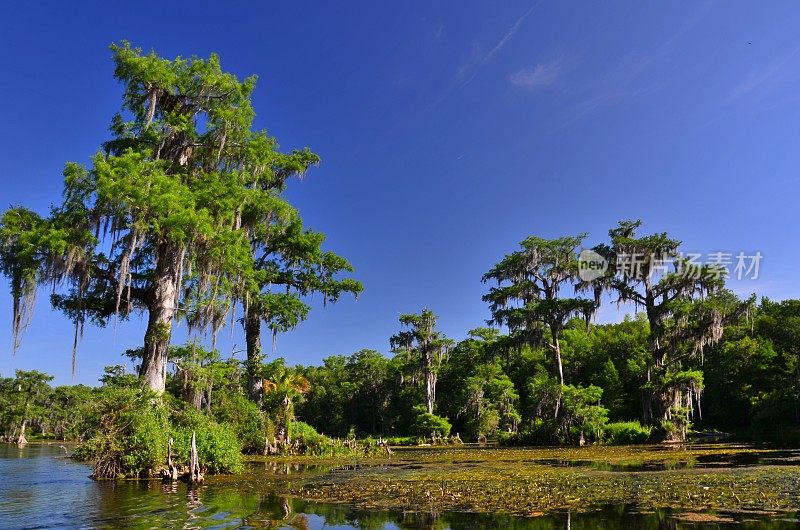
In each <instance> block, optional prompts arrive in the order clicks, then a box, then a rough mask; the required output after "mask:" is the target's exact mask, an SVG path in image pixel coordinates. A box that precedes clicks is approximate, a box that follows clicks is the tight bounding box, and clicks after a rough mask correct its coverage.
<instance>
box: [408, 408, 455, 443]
mask: <svg viewBox="0 0 800 530" xmlns="http://www.w3.org/2000/svg"><path fill="white" fill-rule="evenodd" d="M414 412H415V413H416V417H415V418H414V429H415V430H416V432H417V434H419V435H421V436H431V435H433V434H436V435H437V436H440V437H441V436H447V435H449V434H450V428H451V425H450V422H449V421H448V420H447V418H443V417H441V416H437V415H436V414H430V413H429V412H428V411H427V410H426V409H425V406H424V405H417V406H415V407H414Z"/></svg>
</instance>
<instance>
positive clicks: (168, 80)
mask: <svg viewBox="0 0 800 530" xmlns="http://www.w3.org/2000/svg"><path fill="white" fill-rule="evenodd" d="M111 50H112V56H113V60H114V64H115V71H114V75H115V77H116V78H117V79H118V80H119V81H120V82H121V83H122V85H123V87H124V92H123V98H122V110H121V111H120V113H118V114H117V115H116V116H114V118H113V120H112V123H111V133H112V135H111V138H110V139H109V140H108V141H107V142H105V143H104V144H103V149H102V150H101V151H100V152H98V153H97V154H96V155H94V157H92V159H91V163H90V164H89V165H88V166H84V165H81V164H77V163H69V164H67V166H66V168H65V170H64V193H63V200H62V202H61V203H60V204H59V205H57V206H55V207H53V208H52V211H51V212H50V214H49V215H48V216H47V217H41V216H39V215H37V214H36V213H34V212H32V211H30V210H28V209H25V208H21V207H18V208H12V209H10V210H8V211H6V212H5V213H4V214H3V217H2V220H0V270H2V272H3V273H4V274H5V275H6V276H7V277H8V278H9V279H10V283H11V293H12V298H13V300H14V304H13V331H14V345H15V348H16V347H17V346H18V345H19V338H20V337H21V335H22V333H23V332H24V329H25V326H26V323H27V319H28V318H29V316H30V311H31V309H32V307H33V301H34V299H35V295H36V291H37V288H38V287H39V286H42V285H50V286H52V287H53V290H54V295H53V297H52V301H53V304H54V306H55V307H57V308H59V309H61V310H62V311H64V312H65V313H66V314H67V315H68V316H69V318H71V319H72V321H73V322H74V323H75V341H74V344H77V339H78V337H79V335H80V333H81V332H82V329H83V326H84V324H85V323H86V322H87V321H89V322H93V323H96V324H99V325H105V324H106V323H107V322H108V321H109V320H112V319H117V318H120V319H125V318H127V317H128V316H129V315H130V314H131V313H132V312H136V311H141V312H143V313H144V314H146V315H147V331H146V333H145V336H144V341H143V342H144V349H143V356H142V363H141V368H140V375H141V377H142V378H143V382H144V384H145V385H146V386H148V387H149V388H151V389H152V390H154V391H156V392H158V393H161V392H163V391H164V385H165V379H166V367H167V361H168V352H169V343H170V338H171V334H172V326H173V322H174V321H175V320H176V319H177V318H185V319H186V320H187V322H188V323H189V324H190V326H191V327H195V328H199V329H202V330H205V331H210V332H212V334H213V333H215V332H216V331H217V330H218V329H219V328H220V327H221V326H222V325H223V324H224V323H225V322H226V319H227V318H228V316H232V314H233V313H232V312H233V310H234V308H235V307H236V305H237V303H241V304H242V305H244V306H245V307H250V306H249V305H248V301H249V299H250V298H251V297H254V296H255V293H257V292H258V291H259V288H258V285H259V284H260V283H261V282H262V281H263V279H262V278H261V277H260V276H259V273H258V271H259V265H260V264H259V263H256V259H257V257H256V254H257V253H256V252H255V246H257V245H258V244H260V243H259V242H258V241H257V240H258V238H259V237H261V236H265V232H259V229H258V228H257V225H258V224H259V223H265V222H267V221H265V218H266V217H268V216H269V214H268V212H272V211H275V210H281V209H285V208H286V207H285V206H284V204H283V202H282V200H281V199H280V197H279V194H280V192H281V191H282V190H283V185H284V183H285V181H286V179H287V178H288V177H289V176H292V175H295V174H299V173H302V171H304V170H305V168H306V167H308V165H309V164H311V163H314V162H315V161H316V155H313V154H312V153H311V152H310V151H308V150H300V151H295V152H293V153H290V154H284V153H280V152H279V151H278V150H277V143H276V141H275V140H274V139H273V138H271V137H270V136H268V135H267V133H266V132H265V131H255V130H253V129H252V123H253V118H254V116H255V112H254V110H253V108H252V105H251V95H252V92H253V89H254V88H255V83H256V78H255V77H254V76H252V77H248V78H246V79H244V80H242V81H240V80H239V79H237V77H236V76H234V75H233V74H230V73H227V72H224V71H223V70H222V68H221V65H220V61H219V58H218V57H217V56H216V55H211V56H210V57H208V58H207V59H201V58H197V57H191V58H188V59H187V58H182V57H178V58H176V59H174V60H168V59H164V58H161V57H159V56H157V55H156V54H155V53H149V54H143V53H142V52H141V50H139V49H135V48H132V47H131V46H130V45H129V44H128V43H125V42H123V43H121V44H119V45H112V46H111ZM256 305H257V301H254V304H253V306H254V307H255V306H256ZM73 369H74V348H73Z"/></svg>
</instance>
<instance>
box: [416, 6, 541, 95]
mask: <svg viewBox="0 0 800 530" xmlns="http://www.w3.org/2000/svg"><path fill="white" fill-rule="evenodd" d="M537 3H538V2H537ZM535 7H536V3H534V4H533V5H532V6H531V7H530V8H528V10H527V11H525V12H524V13H522V15H520V16H519V17H518V18H517V19H516V20H515V21H514V23H513V24H512V25H511V27H509V28H508V30H507V31H506V32H505V33H504V34H503V35H502V36H501V37H500V39H498V40H497V42H495V43H494V45H493V46H492V47H491V48H489V49H488V50H487V49H486V48H485V47H483V46H481V45H480V44H479V43H475V44H473V46H472V50H471V51H470V53H469V54H468V56H467V58H466V59H465V60H464V61H463V62H462V63H461V64H460V65H459V66H458V68H457V69H456V71H455V73H454V74H453V76H452V78H451V80H450V83H449V84H448V85H447V86H446V87H445V88H444V89H443V90H442V92H441V94H439V97H438V98H436V100H435V101H434V102H433V103H432V104H431V107H435V106H437V105H439V104H440V103H442V102H443V101H445V100H446V99H447V98H448V97H450V95H451V94H452V93H453V92H454V91H456V90H458V89H459V88H461V87H463V86H465V85H467V84H469V83H470V82H471V81H472V80H473V79H475V77H476V76H477V75H478V73H480V71H481V69H482V68H484V67H485V66H486V65H488V64H489V63H491V62H492V59H494V58H495V57H496V56H497V54H499V53H500V52H501V51H502V50H503V48H504V47H505V46H506V44H508V42H509V41H510V40H511V39H512V38H513V37H514V35H515V34H516V33H517V31H518V30H519V28H520V26H522V23H523V22H525V19H526V18H528V17H529V16H530V14H531V13H533V10H534V8H535ZM428 110H429V109H428Z"/></svg>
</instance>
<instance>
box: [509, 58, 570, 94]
mask: <svg viewBox="0 0 800 530" xmlns="http://www.w3.org/2000/svg"><path fill="white" fill-rule="evenodd" d="M562 70H563V61H561V60H560V59H558V60H555V61H551V62H549V63H539V64H537V65H536V66H535V67H533V68H523V69H521V70H517V71H516V72H514V73H513V74H511V76H509V78H508V80H509V82H510V83H511V85H512V86H515V87H517V88H523V89H526V90H536V89H537V88H542V87H546V86H548V85H551V84H553V83H554V82H555V81H556V79H558V78H559V76H560V75H561V72H562Z"/></svg>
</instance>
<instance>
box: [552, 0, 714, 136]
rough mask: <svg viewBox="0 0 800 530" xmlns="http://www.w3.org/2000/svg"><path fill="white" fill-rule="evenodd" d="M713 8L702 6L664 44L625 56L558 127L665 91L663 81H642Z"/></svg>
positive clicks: (591, 87) (706, 3) (590, 88)
mask: <svg viewBox="0 0 800 530" xmlns="http://www.w3.org/2000/svg"><path fill="white" fill-rule="evenodd" d="M712 5H713V1H712V0H708V1H706V2H704V3H703V4H701V5H700V6H699V7H698V8H697V10H696V11H695V12H694V14H693V15H692V16H691V17H689V18H688V19H687V20H686V22H685V23H684V24H682V25H681V26H679V27H678V29H677V30H676V31H675V32H674V33H672V35H670V36H669V38H667V39H666V40H665V41H663V42H662V43H661V44H659V45H658V46H656V47H655V48H652V49H650V50H646V51H638V52H631V53H630V54H628V55H626V56H624V57H622V58H621V59H620V61H619V62H618V63H617V65H616V66H615V67H614V68H612V69H611V70H609V72H608V73H607V74H606V75H605V76H603V77H602V78H601V79H599V80H598V81H597V82H596V83H594V84H593V85H590V86H589V90H588V94H586V96H585V97H584V98H582V99H581V100H579V101H578V102H577V103H576V104H575V105H574V106H573V107H572V108H571V109H570V110H569V111H568V112H567V115H566V116H565V118H564V119H563V120H562V122H561V124H560V126H559V128H563V127H566V126H568V125H571V124H572V123H574V122H576V121H578V120H579V119H581V118H583V117H584V116H586V115H588V114H591V113H593V112H595V111H596V110H598V109H600V108H603V107H606V106H609V105H612V104H614V103H616V102H618V101H619V100H622V99H625V98H630V97H635V96H640V95H642V94H646V93H650V92H654V91H657V90H660V89H662V88H664V83H663V82H651V83H649V84H643V83H642V82H641V79H642V77H643V76H644V74H645V72H646V71H647V70H648V68H650V66H651V65H653V64H654V63H656V62H658V61H659V60H661V59H663V58H665V57H667V56H668V55H670V54H671V53H672V52H673V51H674V50H675V48H676V46H677V45H678V44H679V43H680V41H681V40H682V39H683V37H684V35H685V34H686V33H688V32H689V31H691V30H692V29H693V28H694V27H695V26H696V25H697V23H698V22H699V21H700V20H701V19H702V18H703V17H705V16H706V15H707V14H708V12H709V11H710V9H711V6H712Z"/></svg>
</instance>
